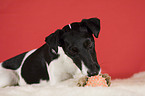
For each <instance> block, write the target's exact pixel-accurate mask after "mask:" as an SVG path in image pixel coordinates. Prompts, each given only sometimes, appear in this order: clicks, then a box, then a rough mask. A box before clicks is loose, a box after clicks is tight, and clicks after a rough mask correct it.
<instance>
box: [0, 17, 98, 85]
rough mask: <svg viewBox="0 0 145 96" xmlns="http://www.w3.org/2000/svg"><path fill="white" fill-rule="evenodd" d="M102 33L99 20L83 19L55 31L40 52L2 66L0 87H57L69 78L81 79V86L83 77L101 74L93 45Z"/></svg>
mask: <svg viewBox="0 0 145 96" xmlns="http://www.w3.org/2000/svg"><path fill="white" fill-rule="evenodd" d="M99 32H100V20H99V19H98V18H89V19H83V20H82V21H81V22H74V23H71V24H69V25H66V26H64V27H63V28H62V29H58V30H56V31H55V32H54V33H52V34H50V35H49V36H48V37H46V39H45V41H46V43H45V44H44V45H43V46H41V47H40V48H38V49H34V50H31V51H28V52H24V53H22V54H20V55H17V56H15V57H13V58H10V59H8V60H6V61H4V62H2V63H1V64H0V87H6V86H14V85H25V84H36V83H40V82H41V81H48V82H49V83H50V84H51V85H56V84H57V83H59V82H62V81H65V80H68V79H70V78H78V81H77V84H78V83H79V82H80V78H82V77H83V76H94V75H97V74H99V73H100V71H101V69H100V65H99V64H98V61H97V56H96V51H95V41H94V37H95V38H98V35H99ZM93 35H94V36H93Z"/></svg>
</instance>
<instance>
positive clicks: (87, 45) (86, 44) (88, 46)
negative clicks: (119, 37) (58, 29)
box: [84, 40, 92, 48]
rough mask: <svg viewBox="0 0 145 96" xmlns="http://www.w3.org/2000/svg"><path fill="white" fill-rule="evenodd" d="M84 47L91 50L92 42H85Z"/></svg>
mask: <svg viewBox="0 0 145 96" xmlns="http://www.w3.org/2000/svg"><path fill="white" fill-rule="evenodd" d="M84 47H85V48H92V42H91V41H90V40H86V41H85V42H84Z"/></svg>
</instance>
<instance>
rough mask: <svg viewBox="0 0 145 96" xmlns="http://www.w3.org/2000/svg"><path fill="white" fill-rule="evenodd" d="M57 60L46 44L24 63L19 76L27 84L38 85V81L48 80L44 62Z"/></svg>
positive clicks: (56, 56)
mask: <svg viewBox="0 0 145 96" xmlns="http://www.w3.org/2000/svg"><path fill="white" fill-rule="evenodd" d="M56 58H58V55H57V54H53V53H52V52H50V48H49V46H48V45H47V44H44V45H43V46H42V47H40V48H39V49H37V50H36V51H35V52H34V53H32V54H31V55H30V56H29V57H28V58H27V59H26V60H25V62H24V65H23V67H22V70H21V72H22V73H21V75H22V77H23V78H24V80H25V81H26V82H27V83H28V84H33V83H39V82H40V80H47V81H48V80H49V75H48V69H47V66H46V62H47V63H48V65H49V63H50V62H51V61H53V60H54V59H56Z"/></svg>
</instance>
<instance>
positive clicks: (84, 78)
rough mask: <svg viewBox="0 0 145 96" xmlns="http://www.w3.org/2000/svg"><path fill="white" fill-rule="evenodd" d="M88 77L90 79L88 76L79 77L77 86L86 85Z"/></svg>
mask: <svg viewBox="0 0 145 96" xmlns="http://www.w3.org/2000/svg"><path fill="white" fill-rule="evenodd" d="M87 79H88V77H87V76H83V77H81V78H80V79H78V82H77V86H78V87H83V86H84V85H86V81H87Z"/></svg>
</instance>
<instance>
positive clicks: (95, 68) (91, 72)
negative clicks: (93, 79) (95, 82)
mask: <svg viewBox="0 0 145 96" xmlns="http://www.w3.org/2000/svg"><path fill="white" fill-rule="evenodd" d="M99 72H100V66H99V64H93V66H92V67H91V68H90V70H88V76H89V77H90V76H95V75H98V74H99Z"/></svg>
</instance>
